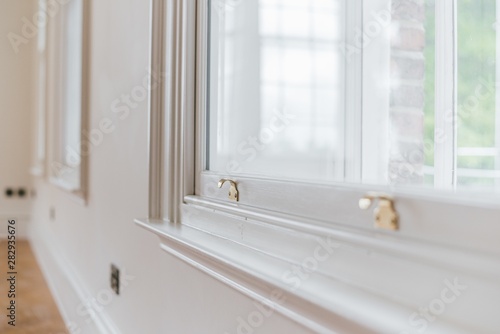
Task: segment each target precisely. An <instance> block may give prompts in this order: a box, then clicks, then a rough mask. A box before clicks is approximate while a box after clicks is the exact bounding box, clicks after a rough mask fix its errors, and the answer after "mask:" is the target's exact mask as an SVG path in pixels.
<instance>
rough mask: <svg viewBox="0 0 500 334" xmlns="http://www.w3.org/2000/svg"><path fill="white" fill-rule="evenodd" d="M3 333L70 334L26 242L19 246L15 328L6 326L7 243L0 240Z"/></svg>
mask: <svg viewBox="0 0 500 334" xmlns="http://www.w3.org/2000/svg"><path fill="white" fill-rule="evenodd" d="M0 267H1V268H0V277H1V280H0V333H2V334H4V333H5V334H6V333H9V334H10V333H12V334H18V333H19V334H67V333H68V331H67V330H66V326H65V325H64V322H63V320H62V318H61V316H60V314H59V311H58V309H57V306H56V304H55V302H54V300H53V298H52V295H51V293H50V291H49V288H48V286H47V284H46V282H45V279H44V278H43V275H42V273H41V271H40V268H39V267H38V264H37V262H36V259H35V257H34V256H33V252H32V251H31V247H30V245H29V243H28V242H27V241H17V242H16V268H15V269H16V272H17V281H16V290H17V291H16V298H15V301H16V326H15V327H12V326H10V325H9V324H8V323H7V322H8V321H9V319H8V318H7V316H6V315H7V312H8V310H7V307H8V303H9V302H10V299H9V298H8V295H7V294H8V290H9V286H10V284H9V282H7V279H8V278H9V275H7V272H9V271H10V270H9V268H8V267H7V241H5V240H0Z"/></svg>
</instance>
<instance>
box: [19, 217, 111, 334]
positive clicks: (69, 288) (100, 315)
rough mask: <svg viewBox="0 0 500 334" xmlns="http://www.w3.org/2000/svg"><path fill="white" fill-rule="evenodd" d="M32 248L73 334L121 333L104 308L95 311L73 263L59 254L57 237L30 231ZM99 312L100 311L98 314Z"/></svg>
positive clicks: (93, 297) (32, 229) (38, 230)
mask: <svg viewBox="0 0 500 334" xmlns="http://www.w3.org/2000/svg"><path fill="white" fill-rule="evenodd" d="M28 236H29V240H30V243H31V247H32V249H33V252H34V254H35V257H36V259H37V262H38V264H39V266H40V268H41V270H42V273H43V275H44V277H45V280H46V281H47V284H48V286H49V289H50V291H51V293H52V296H53V297H54V300H55V302H56V304H57V306H58V308H59V312H60V313H61V316H62V318H63V320H64V322H65V323H66V326H67V328H68V332H69V333H70V334H121V332H120V330H119V329H118V328H117V326H116V325H115V324H114V323H113V321H112V320H111V319H110V318H109V317H108V315H107V313H106V310H105V308H100V309H97V308H94V307H93V306H89V305H92V304H91V303H90V301H92V300H95V296H93V295H92V294H91V293H90V292H89V289H87V288H86V286H85V284H83V283H82V281H81V279H80V278H79V277H78V275H77V273H76V271H75V270H74V269H73V266H72V265H71V263H70V262H69V261H68V260H67V259H66V258H65V256H64V255H63V254H64V253H63V252H61V251H59V250H58V248H57V244H56V242H55V240H53V239H54V238H53V237H52V236H50V234H49V233H46V232H45V231H43V229H41V228H36V227H35V226H32V227H31V228H30V231H29V235H28ZM96 310H98V311H96Z"/></svg>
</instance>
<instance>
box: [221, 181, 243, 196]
mask: <svg viewBox="0 0 500 334" xmlns="http://www.w3.org/2000/svg"><path fill="white" fill-rule="evenodd" d="M226 182H229V183H230V185H231V186H230V188H229V199H230V200H231V201H236V202H238V201H239V200H240V194H239V191H238V184H237V183H236V182H235V181H233V180H229V179H222V180H220V181H219V184H218V186H219V188H222V186H223V185H224V183H226Z"/></svg>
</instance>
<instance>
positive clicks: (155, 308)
mask: <svg viewBox="0 0 500 334" xmlns="http://www.w3.org/2000/svg"><path fill="white" fill-rule="evenodd" d="M2 1H5V0H2ZM23 1H25V0H23ZM23 1H18V0H12V1H11V2H16V3H20V2H23ZM1 12H2V13H4V11H1ZM19 14H20V13H16V15H15V16H19ZM12 16H14V15H12ZM17 20H19V18H17ZM0 21H2V20H0ZM2 24H3V21H2ZM91 25H92V33H91V35H92V36H91V73H90V75H91V79H90V110H89V112H90V121H91V129H93V128H98V125H99V122H100V121H101V120H102V119H103V118H105V117H108V118H110V119H111V120H112V121H113V122H114V125H115V126H116V128H115V130H114V131H113V132H112V133H110V134H107V135H105V136H104V139H103V141H102V143H101V144H100V145H98V146H97V147H95V148H94V150H93V152H92V154H91V155H90V162H89V167H90V184H89V201H88V204H87V205H82V204H80V203H78V202H77V201H74V199H73V198H72V197H71V196H69V195H68V194H67V193H66V192H65V191H63V190H60V189H58V188H56V187H55V186H53V185H51V184H50V183H48V182H47V181H46V180H45V179H43V178H38V179H37V180H36V182H35V187H36V189H37V191H38V197H37V200H36V201H35V203H34V210H33V217H34V221H33V225H34V226H33V230H32V239H33V244H34V247H35V249H36V251H37V254H38V257H39V259H40V261H41V263H42V264H43V266H44V269H45V272H46V274H47V275H49V278H50V282H51V283H50V284H51V286H52V289H53V290H54V291H55V292H56V296H57V298H58V303H59V305H61V307H62V308H63V313H64V316H65V318H66V320H67V321H68V322H69V323H70V325H71V328H72V330H73V331H72V332H73V333H89V334H90V333H95V331H96V327H95V324H93V323H92V321H91V322H90V323H88V322H86V320H87V319H89V316H88V314H85V313H86V312H85V306H83V307H82V304H81V301H80V300H79V298H81V297H82V296H83V298H87V300H89V299H92V298H98V297H101V298H100V299H101V300H102V301H104V302H103V303H102V302H101V303H100V304H99V305H98V306H97V307H96V309H97V310H102V313H100V314H102V315H104V317H103V319H104V321H106V319H109V320H110V322H111V323H112V324H109V327H108V328H112V327H113V326H116V327H117V331H119V332H121V333H131V334H136V333H151V334H154V333H175V334H178V333H206V334H209V333H221V334H222V333H225V332H228V333H236V332H237V325H238V323H237V317H238V316H243V317H246V316H247V315H248V314H249V313H250V312H252V311H254V310H255V306H254V305H253V304H252V301H251V300H249V299H248V298H246V297H244V296H243V295H240V294H239V293H237V292H235V291H234V290H232V289H230V288H227V287H225V286H223V285H222V284H221V283H219V282H217V281H215V280H214V279H212V278H210V277H208V276H206V275H205V274H203V273H201V272H198V271H197V270H195V269H193V268H191V267H189V266H188V265H186V264H184V263H182V262H180V261H179V260H177V259H174V258H172V257H169V256H167V255H166V254H164V252H162V251H161V250H160V248H159V240H158V238H157V237H155V236H153V235H152V234H150V233H148V232H146V231H144V230H142V229H140V228H138V227H137V226H136V225H134V223H133V219H134V218H136V217H144V216H145V215H146V213H147V184H148V178H147V175H148V169H147V146H148V143H147V131H148V130H147V120H148V110H147V101H146V100H144V101H141V102H139V103H138V104H137V106H136V107H135V108H131V112H130V115H129V116H128V117H126V118H125V119H120V117H119V116H120V115H119V114H116V113H113V112H112V109H111V105H112V103H113V101H114V100H116V99H119V98H120V97H121V96H122V94H130V93H131V92H132V90H133V88H134V87H136V86H137V85H142V82H143V79H144V78H145V76H146V75H147V67H148V61H149V26H150V22H149V1H144V0H126V1H125V0H107V1H92V10H91ZM3 119H4V118H3V114H2V121H3ZM2 124H3V122H2ZM51 208H54V209H55V219H50V215H49V213H50V210H51ZM51 254H52V255H54V254H55V255H56V256H55V257H54V258H51ZM58 262H59V264H60V265H59V267H58V266H57V263H58ZM111 263H114V264H116V265H118V267H120V268H121V269H122V271H125V272H126V273H127V274H128V275H131V276H134V277H135V279H133V280H132V281H130V283H129V284H128V286H127V287H126V288H125V289H124V290H123V292H122V294H121V295H120V296H119V297H116V298H114V297H113V298H112V300H111V301H108V300H107V299H106V298H107V296H109V295H108V291H109V290H108V287H109V269H110V264H111ZM61 267H62V270H61ZM59 271H60V273H59ZM57 273H59V274H57ZM61 274H66V275H68V277H70V281H72V282H74V283H76V285H77V289H76V290H79V293H80V296H79V295H78V293H75V292H74V291H72V290H71V286H67V285H65V283H67V282H65V280H64V279H63V278H61ZM77 292H78V291H77ZM98 299H99V298H98ZM113 323H114V325H113ZM257 332H258V333H305V332H306V331H305V330H302V329H301V328H299V327H297V325H295V324H294V323H293V322H291V321H290V320H285V319H284V318H282V317H281V316H278V315H274V316H273V317H271V318H269V319H267V320H266V322H265V324H264V326H263V327H262V328H261V329H259V330H258V331H256V333H257Z"/></svg>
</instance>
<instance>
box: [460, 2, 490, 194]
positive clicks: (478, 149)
mask: <svg viewBox="0 0 500 334" xmlns="http://www.w3.org/2000/svg"><path fill="white" fill-rule="evenodd" d="M457 5H458V13H457V16H458V71H457V75H458V78H457V104H458V108H457V112H458V122H457V137H458V138H457V139H458V151H457V152H458V157H457V167H458V173H457V176H458V180H457V185H458V187H471V186H472V187H481V188H483V187H486V188H492V187H494V186H495V185H496V184H498V181H499V180H500V177H499V173H497V172H496V171H497V170H498V169H499V168H500V166H499V162H500V160H499V159H498V147H499V145H500V138H499V136H500V132H498V131H497V124H498V118H499V117H498V115H497V108H496V81H497V79H496V45H497V41H496V39H497V37H496V28H497V26H496V24H495V23H496V20H497V14H496V10H497V9H496V1H495V0H458V3H457Z"/></svg>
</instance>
